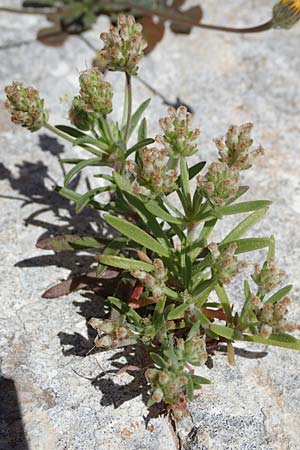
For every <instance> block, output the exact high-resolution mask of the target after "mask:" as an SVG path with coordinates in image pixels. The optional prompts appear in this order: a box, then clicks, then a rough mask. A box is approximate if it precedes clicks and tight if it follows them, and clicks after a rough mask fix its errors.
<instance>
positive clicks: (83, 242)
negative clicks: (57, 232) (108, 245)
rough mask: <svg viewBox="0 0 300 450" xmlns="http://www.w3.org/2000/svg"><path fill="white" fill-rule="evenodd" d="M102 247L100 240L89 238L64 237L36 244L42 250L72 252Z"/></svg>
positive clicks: (48, 239)
mask: <svg viewBox="0 0 300 450" xmlns="http://www.w3.org/2000/svg"><path fill="white" fill-rule="evenodd" d="M103 246H104V245H103V243H102V242H101V240H100V239H97V238H95V237H89V236H77V235H72V234H71V235H65V236H56V237H51V238H47V239H42V240H40V241H38V242H37V243H36V247H37V248H41V249H42V250H54V251H72V250H76V249H77V250H80V249H89V248H98V249H100V248H102V247H103Z"/></svg>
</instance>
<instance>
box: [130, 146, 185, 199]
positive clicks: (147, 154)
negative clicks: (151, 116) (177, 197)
mask: <svg viewBox="0 0 300 450" xmlns="http://www.w3.org/2000/svg"><path fill="white" fill-rule="evenodd" d="M139 156H140V157H139V160H138V163H137V164H136V163H135V162H134V161H131V160H128V161H127V172H128V176H129V178H130V180H131V181H132V189H133V191H134V193H135V194H138V195H143V196H146V197H150V196H151V195H152V194H154V195H155V194H158V193H169V192H171V191H172V190H173V189H174V187H175V182H176V179H177V176H178V174H177V171H176V170H173V169H169V168H168V160H167V158H166V156H167V151H166V149H165V148H160V149H159V148H157V147H144V148H143V149H142V150H141V151H140V155H139Z"/></svg>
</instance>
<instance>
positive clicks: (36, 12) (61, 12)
mask: <svg viewBox="0 0 300 450" xmlns="http://www.w3.org/2000/svg"><path fill="white" fill-rule="evenodd" d="M80 11H83V7H82V6H79V5H77V6H72V7H66V8H42V9H41V8H32V9H27V8H24V9H21V8H8V7H5V6H1V7H0V12H7V13H12V14H28V15H39V16H48V15H49V14H59V15H66V14H73V13H77V12H80Z"/></svg>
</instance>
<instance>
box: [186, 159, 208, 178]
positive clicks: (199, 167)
mask: <svg viewBox="0 0 300 450" xmlns="http://www.w3.org/2000/svg"><path fill="white" fill-rule="evenodd" d="M205 164H206V162H205V161H200V162H198V163H197V164H194V165H193V166H192V167H190V168H189V179H190V180H192V179H193V178H194V177H195V176H196V175H198V173H199V172H201V170H202V169H203V167H204V166H205Z"/></svg>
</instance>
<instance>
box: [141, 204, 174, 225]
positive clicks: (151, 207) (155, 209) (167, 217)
mask: <svg viewBox="0 0 300 450" xmlns="http://www.w3.org/2000/svg"><path fill="white" fill-rule="evenodd" d="M145 207H146V209H147V210H148V211H149V212H150V213H151V214H153V215H154V216H157V217H159V218H160V219H163V220H164V221H165V222H168V223H175V224H181V223H182V222H181V220H180V219H178V218H177V217H174V216H171V214H169V213H168V212H167V211H165V210H164V209H163V208H161V207H160V206H159V205H158V203H156V202H155V201H153V200H150V201H149V202H147V203H145Z"/></svg>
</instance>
